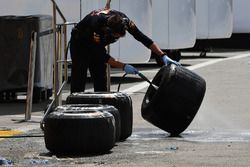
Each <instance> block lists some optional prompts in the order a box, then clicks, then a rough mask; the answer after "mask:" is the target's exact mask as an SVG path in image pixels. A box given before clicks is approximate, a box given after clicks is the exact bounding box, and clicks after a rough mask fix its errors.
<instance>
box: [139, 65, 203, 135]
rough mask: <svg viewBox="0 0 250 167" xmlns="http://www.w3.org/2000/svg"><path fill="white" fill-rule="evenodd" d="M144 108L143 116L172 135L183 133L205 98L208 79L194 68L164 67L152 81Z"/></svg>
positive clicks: (143, 104)
mask: <svg viewBox="0 0 250 167" xmlns="http://www.w3.org/2000/svg"><path fill="white" fill-rule="evenodd" d="M152 82H153V83H154V84H155V85H157V86H159V89H158V90H155V89H154V88H152V87H149V88H148V90H147V92H146V94H145V96H144V99H143V102H142V107H141V114H142V117H143V118H144V119H145V120H147V121H148V122H150V123H152V124H153V125H155V126H157V127H159V128H160V129H162V130H165V131H166V132H169V133H170V134H171V135H178V134H180V133H181V132H183V131H184V130H185V129H186V128H187V127H188V126H189V124H190V123H191V121H192V120H193V118H194V116H195V115H196V113H197V112H198V109H199V107H200V105H201V102H202V100H203V97H204V94H205V90H206V82H205V80H204V79H202V78H201V77H200V76H198V75H197V74H195V73H193V72H192V71H190V70H188V69H186V68H184V67H181V66H175V65H173V64H172V65H169V66H163V67H162V68H161V69H160V71H159V72H158V73H157V74H156V76H155V77H154V79H153V81H152Z"/></svg>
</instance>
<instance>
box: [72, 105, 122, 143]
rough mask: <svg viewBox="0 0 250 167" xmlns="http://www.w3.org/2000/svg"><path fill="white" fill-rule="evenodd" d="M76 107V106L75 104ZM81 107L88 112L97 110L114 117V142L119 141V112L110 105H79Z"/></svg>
mask: <svg viewBox="0 0 250 167" xmlns="http://www.w3.org/2000/svg"><path fill="white" fill-rule="evenodd" d="M75 105H76V106H77V104H75ZM79 105H80V106H81V107H84V108H85V109H90V110H98V111H101V112H103V111H105V112H109V113H110V114H112V115H113V116H114V119H115V141H119V140H120V136H121V118H120V112H119V111H118V110H117V109H116V108H115V107H114V106H111V105H101V104H79Z"/></svg>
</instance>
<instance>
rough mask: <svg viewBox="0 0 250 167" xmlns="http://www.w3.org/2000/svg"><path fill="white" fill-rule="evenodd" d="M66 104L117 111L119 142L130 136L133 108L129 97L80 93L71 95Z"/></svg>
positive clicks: (112, 94)
mask: <svg viewBox="0 0 250 167" xmlns="http://www.w3.org/2000/svg"><path fill="white" fill-rule="evenodd" d="M66 103H67V104H105V105H112V106H114V107H115V108H117V109H118V111H119V113H120V118H121V135H120V141H123V140H126V139H127V138H128V137H129V136H131V134H132V128H133V127H132V126H133V107H132V100H131V97H130V96H128V95H127V94H126V93H122V92H82V93H72V94H71V95H69V96H68V97H67V99H66Z"/></svg>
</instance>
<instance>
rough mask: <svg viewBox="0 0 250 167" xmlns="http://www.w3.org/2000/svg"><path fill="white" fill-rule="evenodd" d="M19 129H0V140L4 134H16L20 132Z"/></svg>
mask: <svg viewBox="0 0 250 167" xmlns="http://www.w3.org/2000/svg"><path fill="white" fill-rule="evenodd" d="M20 133H21V131H18V130H0V140H3V138H1V136H2V137H4V136H15V135H17V134H20Z"/></svg>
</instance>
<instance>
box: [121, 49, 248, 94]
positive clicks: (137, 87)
mask: <svg viewBox="0 0 250 167" xmlns="http://www.w3.org/2000/svg"><path fill="white" fill-rule="evenodd" d="M245 57H250V53H247V54H240V55H237V56H233V57H229V58H221V59H216V60H210V61H207V62H203V63H199V64H196V65H193V66H189V67H187V69H189V70H191V71H192V70H195V69H198V68H202V67H206V66H209V65H212V64H215V63H218V62H222V61H226V60H235V59H241V58H245ZM146 71H147V72H148V70H146ZM155 71H157V70H155ZM155 71H154V70H151V72H155ZM144 72H145V71H143V73H144ZM151 81H152V80H151ZM148 86H149V84H148V83H147V82H145V81H144V82H142V83H139V84H137V85H135V86H132V87H130V88H128V89H125V90H123V91H122V92H126V93H128V94H133V93H134V92H138V91H140V90H142V89H144V88H146V87H148Z"/></svg>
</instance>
